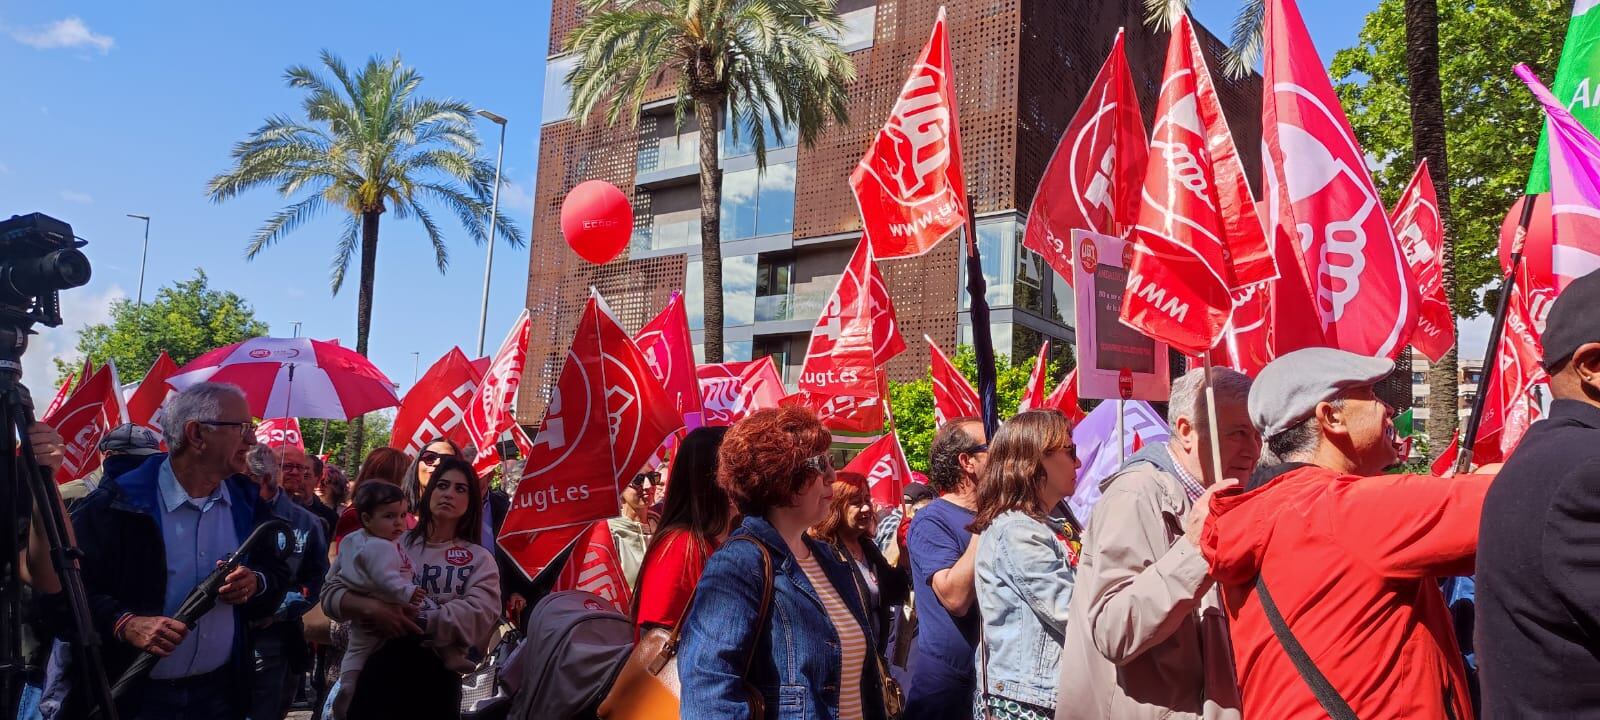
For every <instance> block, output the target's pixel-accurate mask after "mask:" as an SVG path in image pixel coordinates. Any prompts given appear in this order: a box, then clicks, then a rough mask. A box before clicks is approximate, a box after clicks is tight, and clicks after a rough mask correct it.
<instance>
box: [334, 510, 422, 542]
mask: <svg viewBox="0 0 1600 720" xmlns="http://www.w3.org/2000/svg"><path fill="white" fill-rule="evenodd" d="M416 526H417V516H415V515H412V514H411V513H406V529H407V530H410V529H411V528H414V527H416ZM360 529H361V513H358V512H356V506H354V505H351V506H350V507H347V508H345V509H344V510H343V511H342V512H340V513H339V524H337V525H334V526H333V542H332V543H330V545H331V546H332V548H333V552H335V553H337V552H339V541H340V540H343V539H344V536H346V535H349V534H350V533H353V532H355V531H357V530H360Z"/></svg>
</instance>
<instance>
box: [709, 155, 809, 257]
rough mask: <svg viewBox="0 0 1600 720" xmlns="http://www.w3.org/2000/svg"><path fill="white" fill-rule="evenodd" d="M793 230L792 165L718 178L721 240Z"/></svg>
mask: <svg viewBox="0 0 1600 720" xmlns="http://www.w3.org/2000/svg"><path fill="white" fill-rule="evenodd" d="M793 230H794V164H793V163H779V164H776V165H769V166H767V172H766V174H765V175H763V174H761V172H760V171H759V170H758V169H757V168H750V169H749V170H739V171H737V172H731V173H728V174H726V175H723V176H722V239H723V241H724V242H726V241H729V240H744V239H747V238H753V237H762V236H766V235H781V234H784V233H788V232H792V231H793Z"/></svg>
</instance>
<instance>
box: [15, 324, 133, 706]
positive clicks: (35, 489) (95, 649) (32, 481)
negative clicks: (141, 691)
mask: <svg viewBox="0 0 1600 720" xmlns="http://www.w3.org/2000/svg"><path fill="white" fill-rule="evenodd" d="M25 328H26V326H25V325H24V326H22V327H17V326H15V325H6V324H0V484H3V485H5V486H7V487H9V488H11V491H10V492H8V493H7V494H6V495H5V496H6V497H9V498H10V499H11V505H12V507H9V508H0V530H3V531H4V536H5V537H4V538H0V552H4V553H6V554H5V555H4V561H5V562H7V563H11V562H17V560H18V557H19V555H20V554H21V552H22V550H23V549H24V548H23V546H22V545H21V544H20V543H19V537H20V536H23V534H22V533H20V532H17V531H16V530H15V529H13V528H12V527H11V523H12V522H16V523H18V525H19V526H21V525H22V524H24V523H27V522H29V520H28V517H29V515H30V513H29V512H28V510H29V504H28V503H29V501H30V500H31V503H32V508H34V509H37V511H38V512H37V513H36V515H37V517H35V518H33V521H35V522H39V523H41V525H42V527H41V528H40V529H41V530H43V535H44V537H45V540H46V541H47V542H48V543H49V545H50V562H51V565H52V566H54V568H55V571H56V575H57V577H59V578H60V580H61V590H62V593H63V595H64V598H63V599H64V601H65V602H66V604H67V610H68V611H69V612H70V613H71V617H72V624H73V626H74V628H75V629H76V631H77V634H76V636H75V638H74V641H73V642H72V644H71V647H72V648H73V649H74V651H75V655H76V656H77V657H75V658H74V665H76V666H77V667H78V669H79V670H80V671H81V674H80V678H79V681H80V682H82V683H83V685H82V687H81V688H80V690H81V691H82V692H84V693H86V700H87V703H88V707H90V708H94V709H99V710H100V712H101V714H100V717H103V718H109V719H110V720H116V717H117V711H116V707H115V705H114V704H113V702H112V698H111V685H110V683H109V682H108V681H107V680H106V671H105V662H104V660H103V658H102V653H101V647H100V638H99V635H98V633H96V632H95V629H94V624H93V622H92V621H91V620H90V618H89V598H88V594H87V593H86V592H85V590H84V587H83V575H82V571H81V569H80V567H79V564H78V559H79V558H80V557H82V555H83V553H82V551H80V550H79V549H78V548H77V547H76V546H75V545H73V543H72V540H71V535H70V530H69V527H70V526H69V525H68V524H67V517H66V514H65V513H64V512H63V511H62V504H61V492H60V491H59V490H58V489H57V488H56V483H55V479H54V478H53V477H51V476H50V474H49V473H48V472H47V471H46V470H45V469H44V468H43V467H41V466H40V465H39V461H38V458H36V457H34V455H33V445H32V443H30V442H28V440H27V438H28V428H29V427H30V426H32V425H33V422H34V417H33V399H32V397H31V396H30V395H29V394H28V389H27V388H26V387H24V386H23V385H22V382H21V380H22V364H21V356H22V352H23V350H24V349H26V348H27V343H28V334H27V333H28V331H27V330H26V329H25ZM19 439H20V442H19ZM23 486H26V488H27V492H26V494H24V492H23V490H22V487H23ZM17 569H18V570H20V568H17ZM21 586H22V583H21V581H20V578H19V577H17V576H15V575H13V576H12V577H0V587H3V588H4V589H3V591H0V638H3V640H0V713H14V712H15V710H14V709H13V708H15V707H16V706H17V703H18V701H19V699H20V697H21V693H22V685H23V678H24V676H25V675H26V673H27V672H28V671H29V668H28V667H27V666H26V658H24V657H23V655H22V627H21V625H22V587H21Z"/></svg>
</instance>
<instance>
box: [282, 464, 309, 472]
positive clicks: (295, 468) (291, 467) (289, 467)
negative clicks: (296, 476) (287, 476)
mask: <svg viewBox="0 0 1600 720" xmlns="http://www.w3.org/2000/svg"><path fill="white" fill-rule="evenodd" d="M283 471H284V472H285V473H308V472H311V466H310V465H301V464H300V463H284V464H283Z"/></svg>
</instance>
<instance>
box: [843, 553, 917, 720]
mask: <svg viewBox="0 0 1600 720" xmlns="http://www.w3.org/2000/svg"><path fill="white" fill-rule="evenodd" d="M832 547H833V551H834V553H835V554H836V555H838V558H839V561H840V562H842V563H844V566H845V568H846V569H848V570H849V571H850V579H851V580H853V581H855V586H856V597H857V598H858V599H860V600H861V614H862V616H863V620H865V622H864V623H863V624H862V629H863V630H867V629H870V628H871V627H872V609H871V608H869V607H867V588H866V584H865V583H863V582H862V580H861V571H860V570H859V569H858V568H857V567H856V564H855V560H854V559H853V558H851V557H850V553H849V551H847V550H845V549H844V548H841V547H839V546H837V545H835V546H832ZM887 631H888V628H884V632H887ZM866 640H867V653H868V654H870V655H871V656H872V661H873V662H875V663H877V664H878V684H879V686H880V687H881V692H882V694H883V707H884V710H885V711H887V712H888V713H889V718H890V720H896V719H897V718H899V717H901V716H902V715H904V714H905V709H906V698H905V694H904V693H903V692H901V690H900V682H899V681H897V680H895V679H894V676H892V675H890V674H889V668H888V665H887V664H886V663H884V661H883V654H882V653H880V652H878V646H877V644H876V643H874V642H872V640H873V638H872V636H871V635H870V634H869V635H867V636H866Z"/></svg>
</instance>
